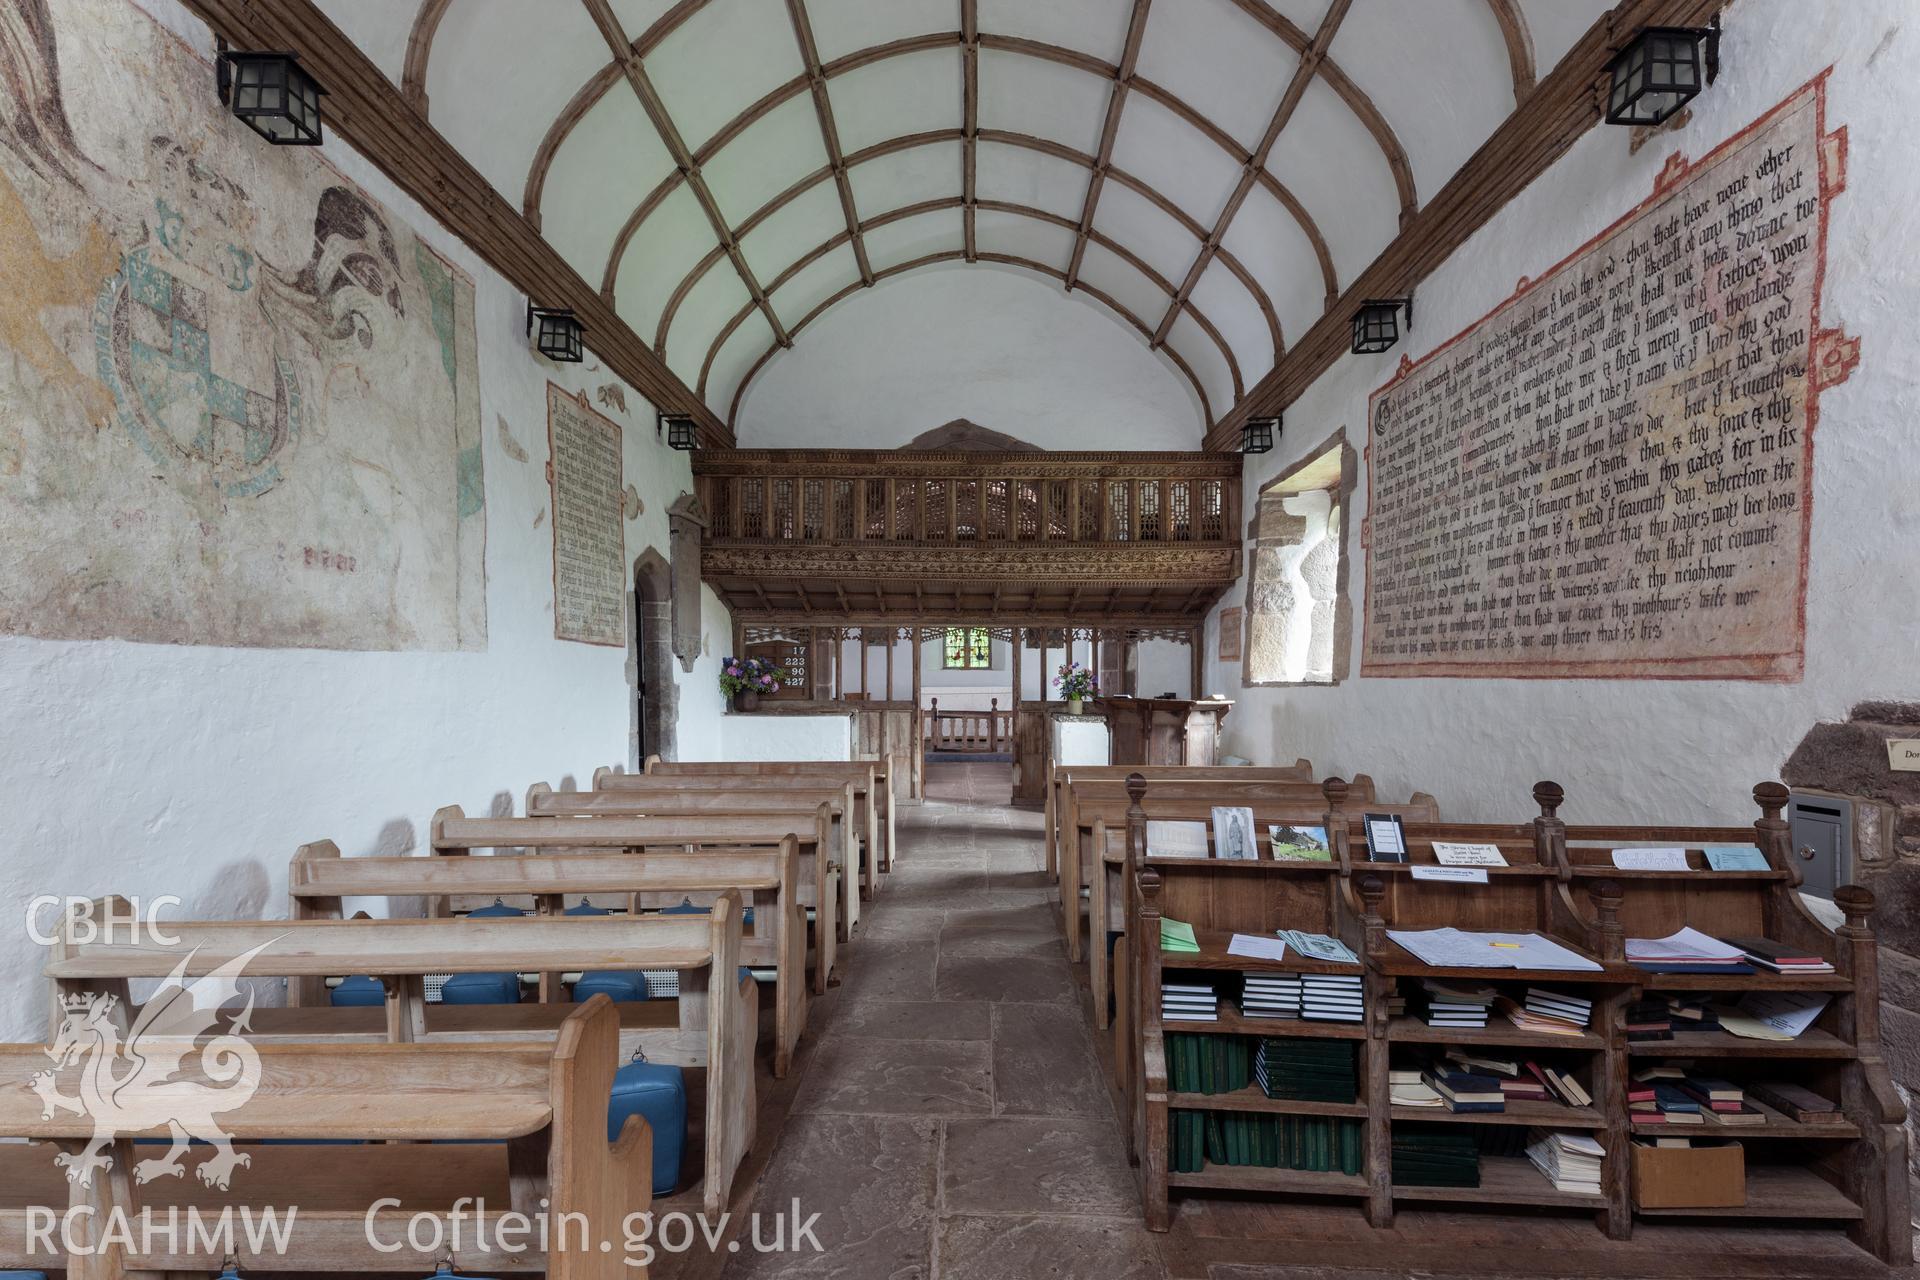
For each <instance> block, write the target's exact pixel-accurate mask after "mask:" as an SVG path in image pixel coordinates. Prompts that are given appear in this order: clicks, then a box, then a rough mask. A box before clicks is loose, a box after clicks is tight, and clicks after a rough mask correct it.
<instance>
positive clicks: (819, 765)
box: [593, 756, 900, 871]
mask: <svg viewBox="0 0 1920 1280" xmlns="http://www.w3.org/2000/svg"><path fill="white" fill-rule="evenodd" d="M644 771H645V773H646V774H648V775H651V776H655V777H668V778H688V779H693V778H722V779H725V778H736V777H740V776H742V775H745V776H747V777H749V778H752V779H754V780H755V782H756V783H757V782H759V781H763V780H765V779H767V778H806V779H809V780H817V779H820V778H847V779H850V780H851V781H852V782H853V783H854V786H855V788H856V790H857V791H860V792H864V793H865V796H866V797H867V798H866V801H865V804H866V805H867V806H868V809H867V811H868V812H871V813H872V814H873V815H874V829H875V838H876V839H878V841H879V842H880V867H881V870H883V871H891V870H893V861H894V859H895V858H897V857H899V856H900V847H899V845H898V844H897V843H896V842H895V840H894V821H893V808H894V804H893V802H894V794H893V773H892V769H891V766H890V765H889V764H888V762H887V761H886V760H885V759H880V760H844V761H843V760H759V761H754V762H752V763H750V764H749V763H744V762H741V761H732V760H662V759H661V758H660V757H659V756H648V757H647V760H646V766H645V770H644ZM622 776H627V775H621V774H616V773H612V772H611V771H606V770H595V771H594V775H593V786H594V790H596V791H599V790H604V789H606V788H607V787H608V786H618V785H620V784H618V783H609V782H607V778H610V777H611V778H617V777H622ZM721 785H724V783H723V784H721ZM858 820H859V819H856V821H858Z"/></svg>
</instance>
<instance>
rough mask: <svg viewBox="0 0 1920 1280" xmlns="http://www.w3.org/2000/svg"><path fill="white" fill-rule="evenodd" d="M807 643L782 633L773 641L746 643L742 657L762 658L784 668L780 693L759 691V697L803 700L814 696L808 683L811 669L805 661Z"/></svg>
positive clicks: (807, 655)
mask: <svg viewBox="0 0 1920 1280" xmlns="http://www.w3.org/2000/svg"><path fill="white" fill-rule="evenodd" d="M808 650H809V646H808V644H807V642H806V641H805V640H789V639H787V638H785V637H784V636H782V637H778V638H775V639H772V640H762V641H759V642H758V643H755V644H750V645H747V646H746V654H745V656H747V657H749V658H764V659H766V660H767V661H769V662H772V663H774V664H775V665H777V666H779V667H782V668H784V669H785V670H786V673H787V677H786V679H785V680H784V681H782V682H781V685H780V692H778V693H766V694H761V695H760V696H761V697H762V698H775V699H778V700H780V701H782V702H804V701H806V700H807V699H808V698H810V697H812V696H813V687H812V685H811V684H810V683H809V681H810V680H811V678H812V668H811V665H810V664H809V662H808V660H807V659H808V657H809V652H808Z"/></svg>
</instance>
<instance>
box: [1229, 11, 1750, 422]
mask: <svg viewBox="0 0 1920 1280" xmlns="http://www.w3.org/2000/svg"><path fill="white" fill-rule="evenodd" d="M1727 3H1728V0H1622V3H1621V4H1620V5H1619V6H1617V7H1616V8H1615V9H1614V10H1613V11H1612V12H1611V13H1609V14H1608V15H1606V16H1604V17H1602V18H1601V19H1600V21H1598V22H1596V23H1594V24H1593V26H1592V27H1590V28H1588V30H1587V33H1586V34H1585V35H1583V36H1581V37H1580V39H1579V40H1577V41H1575V42H1574V45H1573V48H1572V49H1570V50H1569V51H1568V52H1567V55H1566V56H1565V57H1564V58H1562V59H1561V60H1560V65H1559V66H1557V67H1555V68H1554V69H1553V71H1551V72H1550V73H1548V74H1547V75H1546V76H1545V77H1543V78H1542V79H1541V81H1540V82H1539V84H1538V85H1536V86H1535V88H1534V91H1533V93H1532V94H1530V95H1529V96H1528V98H1527V101H1526V102H1525V103H1524V104H1523V106H1522V108H1521V109H1520V110H1518V111H1516V112H1514V113H1513V114H1512V115H1511V116H1508V117H1507V119H1506V120H1505V121H1504V122H1502V123H1501V125H1500V127H1499V128H1498V129H1495V130H1494V131H1493V135H1492V136H1491V137H1489V138H1488V139H1487V140H1486V142H1484V143H1482V144H1481V146H1480V149H1479V150H1478V151H1476V152H1474V153H1473V155H1472V157H1471V158H1469V159H1468V161H1467V162H1466V163H1465V164H1464V165H1462V166H1461V167H1460V170H1459V172H1457V173H1455V174H1454V175H1453V177H1452V178H1451V179H1449V180H1448V182H1447V184H1446V185H1445V186H1444V187H1442V188H1440V190H1439V191H1438V192H1436V193H1435V194H1434V197H1433V198H1432V199H1431V200H1429V201H1428V202H1427V203H1426V205H1425V207H1423V208H1422V209H1421V210H1420V211H1419V212H1418V213H1417V214H1415V215H1414V216H1413V218H1412V219H1411V220H1409V221H1408V223H1407V224H1406V226H1405V227H1403V228H1402V229H1401V231H1400V234H1399V235H1397V236H1395V237H1394V238H1393V240H1392V242H1391V243H1389V244H1388V245H1387V247H1386V248H1385V249H1383V250H1381V252H1380V255H1379V256H1378V257H1376V258H1375V259H1374V260H1373V262H1372V264H1371V265H1369V266H1368V267H1367V269H1366V270H1365V271H1362V272H1361V273H1360V274H1359V276H1357V277H1356V278H1355V279H1354V280H1353V282H1352V283H1351V284H1349V285H1348V286H1347V288H1346V290H1345V292H1343V293H1342V294H1341V295H1340V301H1339V303H1338V305H1336V306H1335V307H1334V308H1332V309H1331V310H1329V311H1328V312H1327V314H1325V315H1323V316H1321V317H1320V319H1319V320H1317V321H1315V322H1314V325H1313V327H1312V328H1311V329H1309V330H1307V332H1306V333H1304V334H1302V335H1300V336H1298V337H1296V338H1295V339H1294V342H1293V345H1292V346H1291V347H1289V348H1288V350H1287V353H1286V355H1285V356H1284V357H1282V358H1281V359H1280V361H1279V362H1278V363H1276V364H1275V365H1274V367H1273V370H1272V372H1270V373H1268V374H1267V375H1266V376H1265V377H1264V378H1262V379H1260V381H1259V382H1258V383H1256V384H1255V385H1254V388H1253V390H1252V391H1250V392H1248V393H1247V395H1246V397H1245V398H1244V399H1242V400H1241V401H1240V403H1239V404H1238V405H1236V406H1234V408H1233V409H1232V411H1230V412H1228V413H1226V414H1223V415H1221V418H1220V421H1219V422H1218V423H1217V424H1216V425H1215V426H1214V427H1213V429H1212V430H1211V431H1209V432H1208V433H1207V437H1206V446H1207V448H1209V449H1216V450H1220V451H1222V452H1230V451H1231V450H1232V449H1234V448H1235V447H1236V444H1237V441H1238V437H1239V433H1240V427H1241V424H1242V423H1244V422H1245V421H1246V420H1247V419H1248V418H1250V417H1263V416H1271V415H1274V414H1277V413H1279V412H1281V411H1282V410H1283V409H1285V408H1286V407H1287V406H1288V405H1290V404H1292V403H1293V402H1294V401H1295V400H1298V399H1299V398H1300V396H1301V395H1302V394H1303V393H1304V392H1305V391H1306V389H1307V388H1308V387H1310V386H1312V385H1313V382H1314V380H1315V379H1316V378H1318V377H1320V375H1321V374H1323V373H1325V372H1326V371H1327V370H1328V369H1330V368H1332V367H1333V365H1334V364H1335V363H1336V362H1337V361H1338V360H1339V359H1340V357H1341V356H1343V355H1346V354H1347V353H1348V349H1349V342H1350V338H1351V335H1350V329H1351V322H1352V312H1353V309H1354V308H1355V307H1357V306H1358V305H1359V304H1360V302H1361V300H1362V299H1365V298H1391V297H1398V296H1401V295H1403V294H1405V293H1407V292H1408V291H1410V290H1411V289H1412V288H1413V287H1414V286H1415V285H1416V284H1418V283H1419V282H1420V281H1421V280H1422V279H1424V278H1425V277H1426V276H1427V275H1429V274H1430V273H1432V272H1433V271H1434V270H1435V269H1436V268H1438V267H1439V266H1440V265H1441V264H1442V263H1444V262H1445V261H1446V260H1447V258H1448V257H1449V256H1451V255H1452V253H1453V252H1454V251H1455V250H1456V249H1458V248H1459V247H1460V246H1461V245H1463V244H1465V243H1466V241H1467V239H1468V238H1469V237H1470V236H1472V235H1473V234H1474V232H1476V231H1478V230H1479V229H1480V228H1481V227H1483V226H1485V225H1486V224H1487V222H1488V221H1489V220H1490V219H1491V218H1492V217H1493V216H1494V214H1496V213H1498V212H1499V211H1500V210H1501V209H1502V208H1504V207H1505V206H1506V204H1507V202H1508V201H1509V200H1512V199H1513V198H1514V197H1515V196H1517V195H1519V194H1520V192H1522V191H1524V190H1525V189H1526V188H1527V186H1528V184H1530V183H1531V182H1533V181H1534V180H1535V179H1536V178H1538V177H1539V176H1540V175H1541V174H1542V173H1544V172H1546V170H1547V169H1548V168H1549V167H1550V166H1551V165H1552V164H1553V162H1554V161H1556V160H1558V159H1559V158H1560V157H1561V156H1563V155H1565V154H1566V153H1567V150H1568V149H1569V148H1570V147H1572V146H1573V144H1574V143H1575V142H1577V141H1578V140H1579V139H1580V138H1581V137H1582V136H1583V135H1584V134H1585V133H1586V132H1587V130H1589V129H1591V128H1592V127H1593V126H1594V125H1596V124H1598V123H1599V122H1600V119H1601V105H1600V104H1601V102H1602V101H1603V100H1604V99H1603V96H1602V94H1603V90H1602V87H1601V85H1602V80H1603V78H1604V77H1605V75H1606V66H1607V60H1608V58H1609V57H1610V56H1611V53H1612V49H1613V46H1614V43H1615V36H1614V32H1615V31H1616V30H1617V31H1621V32H1632V31H1638V30H1639V29H1640V28H1642V27H1702V26H1705V25H1706V24H1707V22H1708V21H1709V20H1710V19H1711V18H1712V17H1713V16H1714V15H1715V14H1716V13H1718V12H1719V11H1720V10H1721V9H1722V8H1724V7H1725V6H1726V4H1727ZM1523 268H1524V264H1521V266H1520V267H1516V268H1515V274H1516V275H1517V274H1520V272H1521V270H1522V269H1523Z"/></svg>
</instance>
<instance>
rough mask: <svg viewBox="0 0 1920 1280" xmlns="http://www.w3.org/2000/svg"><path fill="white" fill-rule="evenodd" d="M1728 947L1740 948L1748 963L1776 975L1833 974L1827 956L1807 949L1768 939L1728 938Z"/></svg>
mask: <svg viewBox="0 0 1920 1280" xmlns="http://www.w3.org/2000/svg"><path fill="white" fill-rule="evenodd" d="M1727 945H1728V946H1731V947H1738V948H1739V949H1740V953H1741V954H1742V955H1743V956H1745V957H1746V958H1747V961H1748V963H1750V964H1757V965H1759V966H1760V967H1761V968H1762V969H1768V970H1771V971H1772V972H1774V973H1792V974H1813V973H1832V972H1833V965H1831V964H1830V963H1828V961H1827V959H1826V957H1825V956H1819V955H1815V954H1813V953H1812V952H1811V951H1807V950H1805V949H1796V948H1794V947H1789V946H1787V945H1785V944H1784V943H1779V942H1774V941H1772V940H1771V939H1768V938H1728V939H1727Z"/></svg>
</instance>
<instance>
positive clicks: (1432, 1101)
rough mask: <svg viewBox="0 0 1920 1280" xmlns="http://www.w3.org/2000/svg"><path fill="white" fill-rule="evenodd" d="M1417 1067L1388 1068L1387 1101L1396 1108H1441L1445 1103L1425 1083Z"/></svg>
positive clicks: (1421, 1072) (1424, 1076) (1422, 1074)
mask: <svg viewBox="0 0 1920 1280" xmlns="http://www.w3.org/2000/svg"><path fill="white" fill-rule="evenodd" d="M1426 1075H1427V1073H1426V1072H1425V1071H1423V1070H1422V1069H1421V1068H1419V1067H1390V1068H1389V1069H1388V1070H1387V1101H1388V1103H1389V1104H1390V1105H1392V1106H1396V1107H1443V1106H1445V1105H1446V1103H1444V1102H1442V1101H1441V1100H1440V1095H1439V1094H1437V1093H1435V1092H1434V1091H1433V1087H1432V1086H1431V1085H1429V1084H1428V1083H1427V1081H1426Z"/></svg>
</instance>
